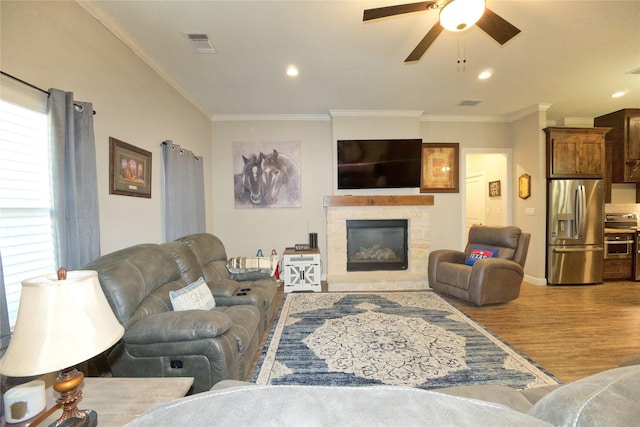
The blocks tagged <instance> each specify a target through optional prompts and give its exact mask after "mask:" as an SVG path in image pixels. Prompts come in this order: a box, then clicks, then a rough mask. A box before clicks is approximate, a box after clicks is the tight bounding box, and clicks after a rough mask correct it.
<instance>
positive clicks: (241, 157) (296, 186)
mask: <svg viewBox="0 0 640 427" xmlns="http://www.w3.org/2000/svg"><path fill="white" fill-rule="evenodd" d="M300 152H301V149H300V141H234V142H233V144H232V155H233V192H234V199H235V208H236V209H256V208H299V207H302V188H301V182H302V181H301V177H302V174H301V169H300V165H301V163H300V158H301V157H300Z"/></svg>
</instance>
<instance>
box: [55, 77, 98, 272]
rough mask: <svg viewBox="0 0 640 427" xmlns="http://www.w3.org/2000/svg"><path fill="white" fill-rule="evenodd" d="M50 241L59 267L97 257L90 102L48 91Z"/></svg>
mask: <svg viewBox="0 0 640 427" xmlns="http://www.w3.org/2000/svg"><path fill="white" fill-rule="evenodd" d="M49 93H50V94H51V96H50V97H49V105H48V112H49V125H50V133H51V138H52V141H51V142H52V143H51V147H52V152H51V156H52V165H53V167H52V174H53V200H54V202H53V204H54V211H55V215H54V228H55V233H56V236H55V241H56V243H57V245H58V246H57V256H58V263H59V265H60V266H64V267H66V268H67V269H68V270H77V269H79V268H81V267H82V266H84V265H85V264H87V263H89V262H90V261H93V260H94V259H96V258H98V257H99V256H100V217H99V212H98V180H97V176H96V147H95V138H94V134H93V106H92V105H91V103H89V102H79V101H74V100H73V93H71V92H63V91H61V90H58V89H49Z"/></svg>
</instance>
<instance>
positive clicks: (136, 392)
mask: <svg viewBox="0 0 640 427" xmlns="http://www.w3.org/2000/svg"><path fill="white" fill-rule="evenodd" d="M192 384H193V378H191V377H177V378H172V377H165V378H110V377H108V378H107V377H99V378H94V377H88V378H85V379H84V388H83V390H82V400H80V402H79V403H78V408H79V409H93V410H94V411H96V412H97V413H98V425H99V426H100V427H121V426H123V425H125V424H126V423H128V422H129V421H133V420H134V419H135V418H137V417H139V416H140V415H141V414H142V413H143V412H145V411H146V410H147V409H151V408H152V407H153V406H155V405H157V404H158V403H162V402H166V401H169V400H174V399H178V398H180V397H184V396H185V395H186V394H187V392H188V391H189V389H190V388H191V385H192ZM46 393H47V408H51V407H52V406H53V405H54V404H55V397H54V391H53V389H52V388H51V387H49V388H47V390H46ZM61 414H62V410H61V409H59V410H56V411H55V412H54V413H53V414H51V415H50V416H49V417H47V418H46V419H45V420H44V421H43V422H42V423H40V425H41V426H48V425H49V424H51V423H52V422H54V421H56V420H57V419H58V418H59V417H60V415H61Z"/></svg>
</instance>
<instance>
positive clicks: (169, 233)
mask: <svg viewBox="0 0 640 427" xmlns="http://www.w3.org/2000/svg"><path fill="white" fill-rule="evenodd" d="M162 158H163V159H164V194H165V198H164V214H165V215H164V216H165V239H166V241H167V242H169V241H172V240H175V239H177V238H179V237H182V236H186V235H188V234H192V233H204V232H205V228H206V225H205V208H204V168H203V165H202V164H203V159H202V157H198V156H195V155H194V154H193V153H192V152H191V151H189V150H186V149H184V148H181V147H180V146H179V145H177V144H173V143H172V142H171V141H165V142H163V143H162Z"/></svg>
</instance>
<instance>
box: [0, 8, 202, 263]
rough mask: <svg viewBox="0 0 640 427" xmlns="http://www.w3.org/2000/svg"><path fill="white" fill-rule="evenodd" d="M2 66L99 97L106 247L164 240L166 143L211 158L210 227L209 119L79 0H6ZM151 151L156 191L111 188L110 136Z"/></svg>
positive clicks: (39, 82)
mask: <svg viewBox="0 0 640 427" xmlns="http://www.w3.org/2000/svg"><path fill="white" fill-rule="evenodd" d="M0 7H1V17H0V18H1V26H0V28H1V30H0V31H1V33H0V36H1V37H0V39H1V40H0V41H1V45H0V46H1V49H0V55H1V56H0V64H1V66H2V70H3V71H5V72H8V73H10V74H12V75H15V76H16V77H19V78H21V79H23V80H26V81H28V82H30V83H32V84H34V85H36V86H39V87H41V88H44V89H48V88H50V87H55V88H58V89H62V90H65V91H70V92H74V95H75V98H76V99H78V100H80V101H89V102H92V103H93V106H94V109H95V110H96V112H97V114H96V115H95V117H94V121H95V122H94V127H95V139H96V155H97V174H98V192H99V203H100V234H101V247H102V253H108V252H112V251H114V250H117V249H120V248H123V247H126V246H130V245H133V244H137V243H143V242H155V243H158V242H162V241H163V239H164V232H163V217H162V203H163V197H162V194H163V188H162V187H163V180H162V178H163V166H162V152H161V147H160V143H161V142H162V141H163V140H166V139H171V140H173V141H174V142H175V143H176V144H180V145H182V146H183V147H184V148H187V149H190V150H192V151H193V152H194V153H196V154H197V155H201V156H203V157H204V159H205V163H204V166H205V175H206V177H207V178H206V179H205V191H206V196H205V198H206V201H205V205H206V209H207V212H208V213H209V216H208V218H207V229H208V230H212V228H213V216H212V215H211V212H212V200H213V195H212V190H211V188H212V168H211V161H210V159H211V122H210V120H209V119H208V118H207V117H205V116H204V115H203V114H202V113H200V112H199V111H198V110H197V109H196V108H194V107H193V105H191V104H190V103H189V102H187V101H186V100H185V99H184V98H183V97H182V96H181V95H180V94H179V93H178V92H176V91H175V90H174V89H173V88H172V87H171V86H169V85H168V84H167V83H166V82H165V81H164V80H163V79H162V78H160V76H158V74H156V73H155V72H154V71H152V70H151V69H150V68H149V67H148V66H147V65H146V64H144V63H143V62H142V61H141V60H140V59H139V58H138V57H137V56H136V55H134V54H133V52H132V51H131V50H130V49H129V48H128V47H126V46H125V45H124V44H123V43H122V42H121V41H120V40H118V39H117V38H116V37H115V36H114V35H113V34H112V33H111V32H109V31H108V30H106V29H105V28H104V27H103V26H102V25H101V24H100V23H98V21H96V20H95V19H94V18H93V17H92V16H90V15H89V14H88V13H87V12H86V11H85V10H84V9H83V8H82V7H81V6H79V5H78V4H77V3H76V2H31V1H28V2H7V1H2V2H0ZM110 136H112V137H115V138H117V139H120V140H122V141H125V142H128V143H130V144H133V145H135V146H137V147H140V148H143V149H145V150H147V151H150V152H151V153H152V187H151V190H152V197H151V199H146V198H138V197H128V196H117V195H110V194H109V182H108V173H109V137H110Z"/></svg>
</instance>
